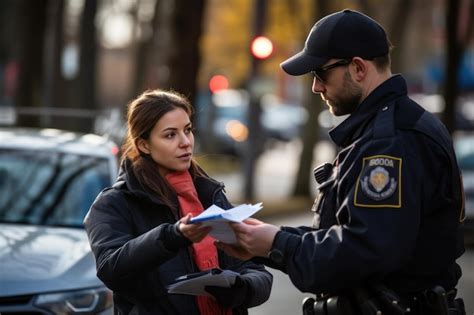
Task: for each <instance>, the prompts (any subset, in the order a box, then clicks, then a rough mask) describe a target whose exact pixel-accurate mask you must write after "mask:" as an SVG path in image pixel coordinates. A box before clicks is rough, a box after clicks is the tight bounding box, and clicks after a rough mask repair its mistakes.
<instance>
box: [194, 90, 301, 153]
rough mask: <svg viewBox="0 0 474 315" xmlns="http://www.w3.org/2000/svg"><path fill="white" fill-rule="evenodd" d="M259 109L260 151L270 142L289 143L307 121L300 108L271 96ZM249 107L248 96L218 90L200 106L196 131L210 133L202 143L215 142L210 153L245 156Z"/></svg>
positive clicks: (234, 91)
mask: <svg viewBox="0 0 474 315" xmlns="http://www.w3.org/2000/svg"><path fill="white" fill-rule="evenodd" d="M260 105H261V109H262V112H261V117H260V123H261V128H262V134H261V135H260V136H261V139H262V142H263V143H264V145H263V146H262V148H261V149H262V150H263V147H264V146H265V144H266V143H268V142H269V141H271V140H278V141H291V140H293V139H295V138H296V137H298V136H299V135H300V129H301V126H302V125H303V124H304V123H305V121H306V119H307V112H306V110H305V109H304V108H303V107H301V106H297V105H293V104H284V103H282V102H281V101H280V100H279V99H278V98H277V97H276V96H274V95H271V94H269V95H265V96H264V97H262V99H261V101H260ZM249 106H250V95H249V93H248V92H247V91H245V90H236V89H225V90H220V91H218V92H216V93H214V94H213V95H212V97H211V101H210V102H209V103H205V102H204V103H201V104H200V108H199V110H198V112H197V119H198V121H197V127H198V129H200V130H208V131H212V133H208V134H207V136H206V139H205V141H213V142H214V148H213V151H216V152H219V153H224V154H230V155H235V156H242V155H243V154H244V150H245V146H244V144H245V141H246V140H247V138H248V136H249V130H248V117H247V112H248V109H249ZM201 134H202V133H201ZM211 137H212V139H210V138H211Z"/></svg>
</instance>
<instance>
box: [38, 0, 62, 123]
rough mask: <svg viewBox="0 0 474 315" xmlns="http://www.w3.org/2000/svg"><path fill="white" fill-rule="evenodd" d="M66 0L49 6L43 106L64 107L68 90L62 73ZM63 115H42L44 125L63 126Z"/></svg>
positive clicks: (52, 2)
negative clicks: (65, 93)
mask: <svg viewBox="0 0 474 315" xmlns="http://www.w3.org/2000/svg"><path fill="white" fill-rule="evenodd" d="M64 3H65V1H64V0H55V1H51V2H49V4H48V8H47V13H46V14H47V17H48V18H47V25H46V36H45V47H44V48H45V50H44V67H45V68H44V71H43V95H42V96H43V102H42V103H43V106H44V107H63V106H64V92H65V90H66V86H65V82H64V79H63V77H62V75H61V54H62V51H63V20H64V19H63V14H64ZM62 121H63V119H62V118H61V117H54V116H53V117H46V116H44V117H42V119H41V124H42V127H54V128H61V127H63V126H62V124H61V122H62Z"/></svg>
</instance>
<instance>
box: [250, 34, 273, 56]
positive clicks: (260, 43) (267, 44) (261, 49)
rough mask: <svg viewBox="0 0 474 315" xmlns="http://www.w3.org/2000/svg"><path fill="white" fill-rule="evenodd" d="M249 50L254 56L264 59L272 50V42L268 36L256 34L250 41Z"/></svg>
mask: <svg viewBox="0 0 474 315" xmlns="http://www.w3.org/2000/svg"><path fill="white" fill-rule="evenodd" d="M250 50H251V52H252V55H253V56H254V57H255V58H258V59H266V58H268V57H269V56H270V55H271V54H272V52H273V43H272V41H271V40H270V39H268V37H265V36H258V37H256V38H254V40H253V41H252V44H251V46H250Z"/></svg>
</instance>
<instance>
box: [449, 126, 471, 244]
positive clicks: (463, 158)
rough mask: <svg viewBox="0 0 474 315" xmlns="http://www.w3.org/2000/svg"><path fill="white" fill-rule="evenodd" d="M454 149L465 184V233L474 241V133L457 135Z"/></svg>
mask: <svg viewBox="0 0 474 315" xmlns="http://www.w3.org/2000/svg"><path fill="white" fill-rule="evenodd" d="M454 149H455V150H456V157H457V159H458V164H459V168H460V169H461V173H462V178H463V183H464V197H465V211H466V221H465V231H466V234H467V236H468V237H469V238H470V239H473V240H474V133H461V134H456V135H455V137H454Z"/></svg>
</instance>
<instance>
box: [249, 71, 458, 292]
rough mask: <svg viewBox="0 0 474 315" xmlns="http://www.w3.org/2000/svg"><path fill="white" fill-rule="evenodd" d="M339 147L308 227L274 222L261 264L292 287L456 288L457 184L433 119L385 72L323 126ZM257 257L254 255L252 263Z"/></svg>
mask: <svg viewBox="0 0 474 315" xmlns="http://www.w3.org/2000/svg"><path fill="white" fill-rule="evenodd" d="M330 136H331V138H332V140H333V141H334V142H335V143H336V144H337V145H338V146H340V147H341V148H342V149H341V151H340V152H339V154H338V156H337V157H336V159H335V161H334V162H333V163H332V165H331V164H328V165H327V166H326V168H327V170H326V171H325V172H324V170H323V173H325V174H318V178H319V184H320V185H319V187H318V190H319V193H318V196H317V198H316V201H315V204H314V207H313V210H314V211H315V216H314V221H313V227H312V228H310V227H300V228H291V227H283V228H282V230H281V231H279V232H278V234H277V235H276V237H275V240H274V243H273V248H272V250H273V251H275V252H279V253H280V255H272V256H271V257H278V258H279V259H278V260H273V261H268V260H266V261H265V263H266V264H268V265H270V266H273V267H276V268H279V269H281V270H283V271H285V272H286V273H288V275H289V277H290V279H291V281H292V282H293V284H294V285H295V286H296V287H297V288H298V289H300V290H301V291H306V292H314V293H321V292H326V293H328V292H329V293H337V292H341V291H343V290H347V289H351V288H357V287H362V286H365V285H366V284H367V283H370V282H378V281H382V282H384V283H385V284H386V285H387V286H389V287H391V288H392V289H394V290H395V291H396V292H398V293H400V294H412V293H416V292H419V291H422V290H425V289H428V288H432V287H434V286H435V285H441V286H443V287H444V288H445V289H446V290H449V289H452V288H454V287H455V286H456V284H457V282H458V279H459V277H460V276H461V269H460V267H459V266H458V265H457V264H456V259H457V258H458V257H459V256H461V255H462V253H463V252H464V245H463V236H462V229H461V226H462V223H461V221H462V220H463V219H464V213H463V201H462V183H461V179H460V172H459V168H458V165H457V162H456V157H455V154H454V150H453V146H452V143H451V138H450V136H449V133H448V131H447V130H446V128H445V127H444V126H443V125H442V123H441V122H440V121H439V120H438V119H437V118H436V117H434V116H433V115H432V114H430V113H428V112H426V111H425V110H424V109H423V108H422V107H421V106H419V105H418V104H416V103H415V102H414V101H412V100H411V99H409V98H408V97H407V87H406V84H405V80H404V79H403V78H402V77H401V76H400V75H394V76H393V77H392V78H390V79H389V80H387V81H385V82H384V83H383V84H381V85H380V86H379V87H377V88H376V89H375V90H374V91H373V92H372V93H371V94H370V95H369V96H368V97H367V98H366V99H365V100H364V101H363V102H362V103H361V104H360V105H359V107H358V108H357V110H356V112H354V113H353V114H351V116H350V117H348V118H347V119H346V120H345V121H343V122H342V123H341V124H340V125H339V126H337V127H336V128H335V129H333V130H332V131H331V132H330ZM256 261H262V260H256Z"/></svg>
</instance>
